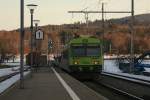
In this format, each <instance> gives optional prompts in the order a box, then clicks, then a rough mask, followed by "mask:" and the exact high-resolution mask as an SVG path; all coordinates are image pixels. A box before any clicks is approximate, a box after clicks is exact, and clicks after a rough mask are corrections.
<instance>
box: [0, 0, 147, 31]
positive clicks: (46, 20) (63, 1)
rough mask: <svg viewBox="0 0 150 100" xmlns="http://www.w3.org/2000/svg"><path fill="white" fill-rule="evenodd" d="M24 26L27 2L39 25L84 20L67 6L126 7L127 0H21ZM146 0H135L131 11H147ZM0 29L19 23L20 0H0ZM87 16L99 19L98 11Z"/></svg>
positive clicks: (138, 12) (28, 16)
mask: <svg viewBox="0 0 150 100" xmlns="http://www.w3.org/2000/svg"><path fill="white" fill-rule="evenodd" d="M24 1H25V9H24V10H25V14H24V15H25V27H29V26H30V12H29V9H28V8H27V7H26V5H27V4H32V3H33V4H37V5H38V7H37V8H36V9H35V13H34V19H38V20H40V26H42V25H47V24H67V23H74V22H76V21H80V22H85V18H84V15H83V14H73V15H72V14H69V13H67V12H68V11H70V10H75V11H76V10H77V11H78V10H83V9H85V8H87V10H101V2H102V1H103V2H105V10H108V11H109V10H110V11H128V10H130V9H131V0H24ZM149 5H150V0H135V14H143V13H150V6H149ZM0 7H1V9H0V13H1V16H0V30H13V29H17V28H19V27H20V0H0ZM124 16H129V14H105V19H110V18H120V17H124ZM89 19H90V20H96V19H101V16H100V14H90V15H89Z"/></svg>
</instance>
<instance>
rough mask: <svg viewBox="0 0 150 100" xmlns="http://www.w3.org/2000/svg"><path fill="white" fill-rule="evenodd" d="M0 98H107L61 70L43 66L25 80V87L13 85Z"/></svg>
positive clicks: (12, 99)
mask: <svg viewBox="0 0 150 100" xmlns="http://www.w3.org/2000/svg"><path fill="white" fill-rule="evenodd" d="M0 100H107V99H106V98H104V97H103V96H101V95H100V94H97V93H96V92H94V91H92V90H91V89H89V88H88V87H86V86H85V85H83V84H82V83H80V82H79V81H77V80H75V79H74V78H72V77H71V76H69V75H68V74H66V73H64V72H63V71H61V70H59V69H55V68H43V69H40V70H38V71H37V72H34V73H33V77H32V78H30V77H29V78H27V79H26V80H25V89H19V86H18V85H15V86H14V87H12V88H11V89H8V90H7V91H6V92H5V93H3V94H2V95H0Z"/></svg>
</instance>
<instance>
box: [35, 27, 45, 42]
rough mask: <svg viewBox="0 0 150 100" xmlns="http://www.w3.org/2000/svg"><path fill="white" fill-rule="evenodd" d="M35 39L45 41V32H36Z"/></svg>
mask: <svg viewBox="0 0 150 100" xmlns="http://www.w3.org/2000/svg"><path fill="white" fill-rule="evenodd" d="M35 39H36V40H44V32H43V31H42V30H41V29H39V30H37V31H36V32H35Z"/></svg>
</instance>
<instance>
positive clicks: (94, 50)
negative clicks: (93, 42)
mask: <svg viewBox="0 0 150 100" xmlns="http://www.w3.org/2000/svg"><path fill="white" fill-rule="evenodd" d="M86 55H87V56H99V55H100V48H98V47H88V48H87V49H86Z"/></svg>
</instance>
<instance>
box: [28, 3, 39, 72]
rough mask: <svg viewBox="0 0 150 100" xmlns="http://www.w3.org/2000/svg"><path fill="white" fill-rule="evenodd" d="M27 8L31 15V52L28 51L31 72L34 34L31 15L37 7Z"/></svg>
mask: <svg viewBox="0 0 150 100" xmlns="http://www.w3.org/2000/svg"><path fill="white" fill-rule="evenodd" d="M27 7H28V8H29V10H30V14H31V27H30V30H31V51H30V55H31V58H30V61H31V62H30V67H31V71H32V66H33V37H34V32H33V13H34V10H35V9H36V7H37V5H35V4H28V5H27Z"/></svg>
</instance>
